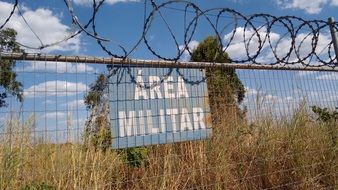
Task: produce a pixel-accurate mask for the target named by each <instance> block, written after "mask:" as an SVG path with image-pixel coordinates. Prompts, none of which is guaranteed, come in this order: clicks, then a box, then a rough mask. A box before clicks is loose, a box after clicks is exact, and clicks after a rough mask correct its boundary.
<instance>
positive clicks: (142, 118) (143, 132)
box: [138, 110, 146, 135]
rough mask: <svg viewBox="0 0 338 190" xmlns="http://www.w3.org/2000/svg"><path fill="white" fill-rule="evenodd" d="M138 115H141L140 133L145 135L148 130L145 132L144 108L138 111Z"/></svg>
mask: <svg viewBox="0 0 338 190" xmlns="http://www.w3.org/2000/svg"><path fill="white" fill-rule="evenodd" d="M138 116H139V124H140V130H139V133H138V134H140V135H144V134H145V133H146V132H145V124H144V117H143V111H142V110H139V111H138Z"/></svg>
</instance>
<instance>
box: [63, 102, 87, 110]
mask: <svg viewBox="0 0 338 190" xmlns="http://www.w3.org/2000/svg"><path fill="white" fill-rule="evenodd" d="M63 106H65V107H68V108H70V109H72V108H75V109H78V108H84V107H85V104H84V100H74V101H70V102H67V103H65V104H63Z"/></svg>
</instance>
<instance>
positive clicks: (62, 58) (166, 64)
mask: <svg viewBox="0 0 338 190" xmlns="http://www.w3.org/2000/svg"><path fill="white" fill-rule="evenodd" d="M0 59H11V60H21V61H55V62H71V63H90V64H107V65H109V64H110V65H114V66H128V67H156V68H195V69H205V68H234V69H254V70H296V71H333V72H337V71H338V68H332V67H328V66H322V67H310V66H308V67H305V66H301V65H269V64H265V65H263V64H262V65H258V64H248V63H242V64H238V63H210V62H188V61H178V62H174V61H163V60H141V59H121V58H103V57H92V56H66V55H47V54H28V53H0Z"/></svg>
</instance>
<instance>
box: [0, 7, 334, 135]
mask: <svg viewBox="0 0 338 190" xmlns="http://www.w3.org/2000/svg"><path fill="white" fill-rule="evenodd" d="M156 2H157V3H158V4H160V3H162V2H164V1H156ZM191 2H192V3H194V4H196V5H197V6H198V7H199V8H200V9H202V10H207V9H212V8H230V9H234V10H235V11H237V12H239V13H241V14H243V15H246V16H248V15H253V14H258V13H266V14H271V15H274V16H285V15H294V16H297V17H301V18H303V19H304V20H327V18H328V17H335V18H336V19H338V13H337V8H338V0H312V1H307V0H209V1H202V0H198V1H197V0H196V1H191ZM71 4H72V6H71V7H72V8H73V10H74V13H75V15H76V16H77V19H78V21H79V22H80V23H81V24H82V25H85V24H86V22H88V19H90V18H91V15H92V8H91V6H92V1H91V0H72V1H71ZM12 6H13V1H0V24H1V23H3V22H4V20H5V18H7V17H8V15H9V13H10V11H11V9H12ZM168 7H171V9H170V8H164V9H161V11H162V12H161V13H162V15H159V14H158V13H157V14H156V15H155V17H154V19H152V25H149V28H148V30H147V34H146V36H145V37H146V39H147V41H148V42H149V45H150V47H151V48H152V50H153V51H154V52H155V53H156V54H158V55H160V56H161V57H164V58H175V56H176V55H177V53H178V52H179V51H183V49H182V48H183V47H184V46H183V45H184V12H182V11H180V10H178V9H184V4H180V3H177V4H169V5H168ZM18 10H20V12H21V14H22V16H21V15H20V13H19V11H18ZM191 10H192V9H191ZM191 10H190V11H191ZM150 11H151V5H150V3H149V1H147V2H146V3H144V1H142V0H106V2H105V3H104V5H103V7H102V8H101V9H100V11H99V12H98V13H97V18H96V20H95V25H96V31H97V33H98V36H99V37H101V38H103V39H109V42H103V45H104V46H105V47H106V48H107V49H108V50H109V51H111V52H112V53H113V54H116V55H120V56H122V55H124V54H123V51H122V49H121V48H120V47H119V46H122V47H124V49H125V50H126V51H127V52H129V51H131V50H132V48H133V47H134V45H135V44H136V43H137V42H138V41H139V40H140V37H141V36H142V32H143V27H144V22H145V20H146V18H147V17H148V15H149V13H150ZM161 16H162V17H163V18H165V20H166V22H163V20H162V19H161ZM193 18H194V17H193V14H192V13H190V12H189V13H188V15H187V21H188V22H187V23H189V21H191V20H192V19H193ZM211 18H212V19H215V18H213V17H211ZM221 19H222V20H221V22H222V23H223V24H224V26H226V24H228V27H226V29H225V30H224V31H223V32H222V33H221V37H222V40H223V41H224V43H225V44H226V43H227V41H229V40H230V38H231V32H232V31H233V29H234V28H236V26H235V25H234V22H233V19H232V17H231V15H227V14H224V17H222V18H221ZM257 23H259V22H258V21H257ZM166 24H167V25H169V26H170V29H171V32H172V33H173V34H174V36H175V37H176V40H177V44H175V41H174V40H173V38H172V36H171V35H170V30H168V27H167V25H166ZM241 24H242V25H241ZM257 25H259V24H257ZM6 27H10V28H14V29H15V30H16V31H17V32H18V34H17V41H18V42H19V43H20V44H23V45H25V46H29V47H39V46H41V45H42V44H43V45H47V44H52V43H54V42H57V41H60V40H63V39H64V38H65V37H66V36H69V35H70V34H71V33H72V32H75V31H77V30H78V29H79V28H78V27H77V26H74V25H73V24H72V19H71V15H70V13H69V11H68V9H67V7H66V6H65V4H64V2H63V1H60V0H40V1H31V0H19V9H17V10H16V11H15V12H14V14H13V16H12V18H11V19H10V21H9V22H8V23H7V25H6ZM88 31H89V32H91V33H92V32H93V31H92V29H91V28H89V29H88ZM236 31H237V32H236V35H235V36H234V39H233V41H232V44H231V45H230V46H229V48H228V49H227V52H228V53H229V55H230V57H232V58H238V59H240V58H241V57H243V56H245V49H244V46H243V44H242V43H241V42H242V36H243V33H244V29H243V22H241V21H239V26H237V28H236ZM304 31H305V32H300V33H299V35H300V36H301V35H303V36H304V35H306V29H304ZM247 32H248V33H250V32H252V31H250V28H249V30H248V31H247ZM260 32H261V33H263V34H264V32H266V29H264V28H262V30H261V31H260ZM283 33H285V29H283V28H281V27H279V26H275V27H274V28H273V31H272V32H271V33H270V34H271V36H270V37H271V40H272V41H278V40H279V39H280V38H281V36H283ZM212 34H213V30H212V28H211V27H210V25H208V23H207V22H206V20H205V19H201V20H199V24H198V26H197V28H196V30H195V33H194V34H193V36H192V37H191V41H190V43H189V44H188V47H189V48H190V49H191V50H193V49H194V48H196V47H197V45H198V44H199V42H200V41H202V40H203V39H204V38H205V37H207V36H209V35H212ZM188 35H191V33H188ZM300 39H301V38H300ZM299 41H300V40H299ZM299 41H298V43H300V42H299ZM330 41H331V36H330V34H329V31H328V30H323V32H322V33H321V35H320V37H319V41H318V45H317V46H318V47H319V48H318V50H316V51H318V52H319V51H321V50H323V49H324V50H326V49H325V48H326V46H327V44H328V43H329V42H330ZM281 42H282V43H280V44H281V45H280V46H279V47H278V49H277V50H278V52H280V53H281V55H284V54H285V53H287V50H288V46H289V42H290V40H289V39H287V38H285V39H282V41H281ZM310 43H311V41H310V40H305V42H304V44H305V45H304V47H303V49H304V52H302V53H304V54H305V53H306V52H307V51H309V50H310V46H309V44H310ZM255 45H257V39H255V38H254V39H253V46H252V49H251V50H252V51H253V52H251V51H250V52H251V53H254V50H255ZM264 48H265V46H264ZM24 49H25V51H26V52H32V53H48V54H63V55H88V56H99V57H109V55H108V54H107V52H105V51H103V49H102V48H101V47H100V46H99V45H98V44H97V42H96V40H95V39H93V38H92V37H90V36H88V35H86V34H85V33H81V34H80V35H77V36H75V37H74V38H71V39H69V40H67V41H65V42H62V43H58V44H57V45H53V46H50V47H48V48H45V49H43V50H35V49H28V48H24ZM321 52H327V51H321ZM271 53H272V52H271V51H270V52H269V51H268V50H266V51H264V52H263V53H262V54H261V56H260V57H259V60H262V62H264V63H270V62H273V61H274V58H273V56H272V54H271ZM323 54H324V55H323V58H324V59H325V58H327V54H325V53H323ZM129 57H130V58H137V59H155V60H157V59H159V58H158V57H156V56H155V55H154V54H153V53H151V51H150V50H149V49H148V48H147V46H146V44H145V43H144V42H143V41H141V43H140V44H139V45H138V46H137V47H136V49H135V50H134V51H133V52H132V53H131V54H130V55H129ZM181 59H182V60H188V59H189V55H188V54H187V51H185V52H184V53H183V56H182V57H181ZM15 71H17V72H18V80H20V81H21V82H22V83H23V88H24V96H25V102H24V104H23V106H22V107H21V109H22V110H24V112H23V113H24V114H23V116H19V117H21V118H22V119H21V120H22V121H25V120H26V119H27V118H28V117H29V116H30V115H31V114H32V113H34V114H35V115H36V117H37V118H38V119H37V122H38V123H39V125H38V126H39V127H38V128H39V129H37V130H36V132H37V133H39V131H40V132H41V134H40V135H46V134H44V133H45V132H46V131H48V132H49V131H50V133H51V134H50V135H51V136H53V138H58V137H59V136H61V134H58V131H60V132H62V133H63V134H64V133H67V132H65V128H67V126H69V125H71V126H72V129H73V130H74V131H76V132H78V131H79V130H78V129H77V128H81V126H83V124H84V122H85V120H86V117H87V116H88V114H89V113H88V111H87V110H86V108H85V106H84V103H83V96H84V95H85V93H86V92H87V91H88V89H89V87H90V84H91V83H93V82H94V80H95V78H96V76H97V75H98V74H99V73H107V69H106V67H105V66H104V65H101V66H95V65H89V64H83V63H80V64H79V63H77V64H74V63H67V64H66V63H55V62H38V61H29V62H28V61H18V62H17V66H16V68H15ZM161 72H162V71H161ZM237 73H238V75H239V76H240V78H241V80H242V82H243V83H244V86H245V88H246V90H247V92H246V99H245V100H244V103H243V106H246V107H247V108H248V109H249V114H250V115H252V116H251V117H254V114H255V110H257V109H258V108H257V105H258V103H257V102H259V101H262V100H258V99H257V97H263V99H264V100H263V101H264V103H262V107H265V108H267V109H266V110H265V111H266V112H267V113H268V112H270V111H271V110H270V109H273V112H285V110H293V109H291V107H294V109H296V108H297V107H298V105H299V103H300V102H301V101H302V99H304V97H306V98H307V101H309V102H311V103H312V104H323V106H331V107H335V106H336V105H337V102H338V96H337V95H335V91H337V88H338V87H337V84H338V83H337V82H336V80H337V79H338V76H337V75H336V73H332V72H304V71H299V72H295V71H285V72H280V71H248V70H240V71H237ZM291 104H292V106H290V105H291ZM268 105H269V106H268ZM268 107H269V108H268ZM271 107H272V108H271ZM19 109H20V105H19V104H18V103H17V102H16V101H15V99H13V98H12V99H10V106H9V107H7V108H0V123H1V122H5V121H6V120H7V118H8V117H9V115H10V113H11V111H14V112H18V110H19ZM250 110H251V111H250ZM37 135H39V134H37ZM64 135H66V136H67V135H68V134H64ZM73 135H74V134H73ZM76 135H77V137H79V136H80V134H78V133H77V134H76Z"/></svg>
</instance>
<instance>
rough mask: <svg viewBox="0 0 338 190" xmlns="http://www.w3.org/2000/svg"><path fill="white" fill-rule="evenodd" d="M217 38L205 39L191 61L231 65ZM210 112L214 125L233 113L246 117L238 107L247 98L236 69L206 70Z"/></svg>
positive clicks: (193, 53)
mask: <svg viewBox="0 0 338 190" xmlns="http://www.w3.org/2000/svg"><path fill="white" fill-rule="evenodd" d="M219 43H220V42H219V40H218V39H217V38H216V37H213V36H209V37H207V38H206V39H204V40H203V41H202V42H201V43H200V44H199V45H198V46H197V48H196V49H195V50H194V51H193V52H192V54H191V59H190V60H191V61H195V62H217V63H230V62H231V61H230V58H229V55H228V54H227V53H226V52H224V51H222V48H221V46H220V44H219ZM206 77H207V85H208V92H209V104H210V111H211V115H212V119H213V124H216V123H219V122H220V121H221V119H222V118H224V117H225V116H228V115H229V114H231V113H235V114H236V115H237V116H241V117H244V113H243V111H241V110H240V109H239V107H238V104H240V103H241V102H242V101H243V99H244V96H245V89H244V86H243V84H242V82H241V81H240V79H239V78H238V76H237V74H236V71H235V69H234V68H217V69H216V68H208V69H206Z"/></svg>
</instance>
